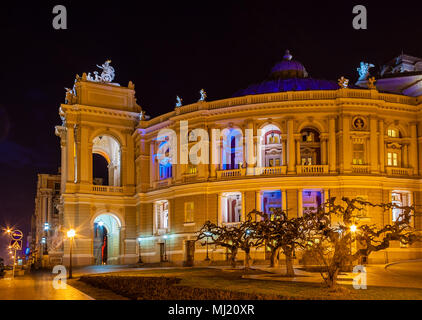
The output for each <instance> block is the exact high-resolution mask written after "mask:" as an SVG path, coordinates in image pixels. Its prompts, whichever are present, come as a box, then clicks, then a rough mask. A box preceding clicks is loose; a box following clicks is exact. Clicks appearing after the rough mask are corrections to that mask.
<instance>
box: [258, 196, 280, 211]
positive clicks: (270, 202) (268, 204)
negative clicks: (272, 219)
mask: <svg viewBox="0 0 422 320" xmlns="http://www.w3.org/2000/svg"><path fill="white" fill-rule="evenodd" d="M261 204H262V205H261V210H262V212H264V213H266V214H269V215H271V214H272V213H273V212H274V211H275V210H277V209H279V210H281V208H282V206H281V205H282V204H281V191H280V190H274V191H264V192H262V200H261Z"/></svg>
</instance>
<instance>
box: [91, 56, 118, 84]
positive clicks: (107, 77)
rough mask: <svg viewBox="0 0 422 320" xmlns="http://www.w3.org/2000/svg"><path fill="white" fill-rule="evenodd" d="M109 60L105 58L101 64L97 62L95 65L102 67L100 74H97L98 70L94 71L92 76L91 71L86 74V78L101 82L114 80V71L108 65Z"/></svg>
mask: <svg viewBox="0 0 422 320" xmlns="http://www.w3.org/2000/svg"><path fill="white" fill-rule="evenodd" d="M110 63H111V60H107V61H106V62H104V63H103V64H102V65H101V66H99V65H98V64H97V67H98V68H100V69H102V70H103V72H101V75H99V74H98V71H94V72H93V73H94V76H91V72H89V73H88V75H87V80H89V81H94V82H103V83H110V82H112V81H113V80H114V76H115V72H114V68H113V67H112V66H110Z"/></svg>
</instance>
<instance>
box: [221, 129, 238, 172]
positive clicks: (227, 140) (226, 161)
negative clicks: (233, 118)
mask: <svg viewBox="0 0 422 320" xmlns="http://www.w3.org/2000/svg"><path fill="white" fill-rule="evenodd" d="M222 160H223V161H222V168H223V170H235V169H240V168H241V164H242V161H243V145H242V133H241V132H240V131H238V130H234V129H231V130H230V134H228V135H227V136H226V137H224V141H223V159H222Z"/></svg>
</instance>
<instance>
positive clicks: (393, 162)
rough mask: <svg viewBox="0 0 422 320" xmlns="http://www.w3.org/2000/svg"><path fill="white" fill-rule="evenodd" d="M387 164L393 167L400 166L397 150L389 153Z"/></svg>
mask: <svg viewBox="0 0 422 320" xmlns="http://www.w3.org/2000/svg"><path fill="white" fill-rule="evenodd" d="M387 165H388V166H392V167H398V165H399V162H398V154H397V153H396V152H388V153H387Z"/></svg>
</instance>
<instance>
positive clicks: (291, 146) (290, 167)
mask: <svg viewBox="0 0 422 320" xmlns="http://www.w3.org/2000/svg"><path fill="white" fill-rule="evenodd" d="M287 157H288V159H287V173H289V174H295V173H296V170H295V158H296V157H295V137H294V133H293V119H292V118H289V119H288V120H287Z"/></svg>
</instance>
